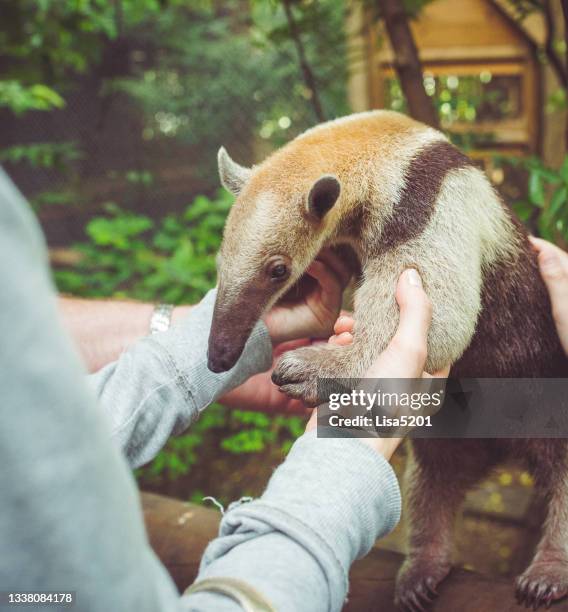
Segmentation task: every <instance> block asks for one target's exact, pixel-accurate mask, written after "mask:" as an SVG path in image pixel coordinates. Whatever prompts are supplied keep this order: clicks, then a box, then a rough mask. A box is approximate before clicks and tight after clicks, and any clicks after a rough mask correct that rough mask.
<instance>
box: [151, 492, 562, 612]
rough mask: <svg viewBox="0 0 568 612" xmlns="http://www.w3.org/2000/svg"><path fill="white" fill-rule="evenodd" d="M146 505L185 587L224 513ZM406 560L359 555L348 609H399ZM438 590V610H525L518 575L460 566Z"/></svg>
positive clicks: (160, 502) (157, 543)
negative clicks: (399, 580)
mask: <svg viewBox="0 0 568 612" xmlns="http://www.w3.org/2000/svg"><path fill="white" fill-rule="evenodd" d="M142 505H143V509H144V518H145V521H146V528H147V530H148V533H149V537H150V544H151V545H152V547H153V548H154V550H155V552H156V554H157V555H158V557H159V558H160V559H161V560H162V563H164V565H165V566H166V567H167V569H168V571H169V572H170V574H171V575H172V577H173V579H174V582H175V583H176V584H177V586H178V588H179V589H180V591H183V590H184V589H185V588H186V587H187V586H188V585H189V584H191V582H193V580H194V579H195V576H196V574H197V570H198V567H199V561H200V559H201V555H202V554H203V551H204V550H205V547H206V546H207V543H208V542H209V541H210V540H211V539H212V538H214V537H215V536H216V535H217V530H218V525H219V520H220V513H219V512H218V511H216V510H210V509H208V508H204V507H203V506H197V505H195V504H190V503H184V502H181V501H178V500H175V499H171V498H168V497H162V496H160V495H154V494H150V493H143V494H142ZM402 560H403V556H402V555H400V554H398V553H394V552H390V551H386V550H380V549H378V548H375V549H373V550H372V551H371V552H370V553H369V554H368V555H367V556H366V557H365V558H364V559H361V560H360V561H357V562H356V563H355V564H354V565H353V568H352V570H351V574H350V584H351V586H350V591H349V599H348V602H347V604H346V606H345V608H344V611H345V612H363V611H364V612H368V611H375V610H376V611H377V612H379V611H380V612H395V610H396V608H395V607H394V603H393V596H394V584H395V579H396V573H397V572H398V568H399V567H400V564H401V563H402ZM438 592H439V597H438V599H437V601H436V602H435V603H434V605H433V606H432V607H431V608H430V610H431V611H432V612H456V610H459V611H460V612H497V611H499V612H511V611H519V610H525V608H524V607H520V606H518V605H517V603H516V601H515V597H514V586H513V581H512V580H507V579H502V578H493V577H489V576H482V575H480V574H477V573H475V572H470V571H467V570H462V569H454V570H453V571H452V573H451V574H450V576H449V578H448V579H447V580H445V581H444V582H443V583H442V584H441V585H440V587H439V588H438ZM552 609H553V610H557V611H559V610H562V611H564V612H568V602H566V601H563V602H559V603H557V604H555V605H553V606H552Z"/></svg>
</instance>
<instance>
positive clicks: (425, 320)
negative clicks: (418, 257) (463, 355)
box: [391, 268, 432, 372]
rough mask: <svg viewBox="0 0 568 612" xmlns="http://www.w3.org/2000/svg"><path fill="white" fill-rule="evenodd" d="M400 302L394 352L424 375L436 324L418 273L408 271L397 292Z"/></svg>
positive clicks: (393, 342)
mask: <svg viewBox="0 0 568 612" xmlns="http://www.w3.org/2000/svg"><path fill="white" fill-rule="evenodd" d="M396 301H397V303H398V306H399V308H400V321H399V325H398V329H397V331H396V334H395V335H394V338H393V339H392V341H391V348H394V349H396V350H397V351H399V352H400V353H401V354H403V355H404V356H405V360H406V361H407V362H408V365H409V366H410V365H411V364H412V369H413V370H416V369H417V368H419V371H420V372H422V370H423V369H424V363H425V362H426V349H427V337H428V329H429V327H430V322H431V321H432V303H431V302H430V298H429V297H428V296H427V295H426V292H425V291H424V289H423V287H422V279H421V278H420V275H419V274H418V272H417V271H416V270H414V269H413V268H410V269H408V270H405V271H404V272H403V273H402V274H401V276H400V278H399V280H398V285H397V288H396Z"/></svg>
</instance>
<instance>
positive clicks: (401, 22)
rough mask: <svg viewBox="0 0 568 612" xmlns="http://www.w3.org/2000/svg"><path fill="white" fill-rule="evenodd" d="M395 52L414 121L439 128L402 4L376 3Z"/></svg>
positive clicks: (385, 0)
mask: <svg viewBox="0 0 568 612" xmlns="http://www.w3.org/2000/svg"><path fill="white" fill-rule="evenodd" d="M377 1H378V7H379V11H380V13H381V15H382V17H383V19H384V20H385V25H386V28H387V33H388V35H389V39H390V43H391V47H392V49H393V52H394V56H395V59H394V65H395V68H396V72H397V74H398V78H399V80H400V85H401V87H402V91H403V92H404V96H405V97H406V102H407V104H408V112H409V114H410V115H411V117H414V119H417V120H418V121H422V122H423V123H426V124H428V125H431V126H432V127H435V128H437V127H438V126H439V120H438V113H437V112H436V109H435V108H434V103H433V102H432V99H431V98H430V97H429V96H428V94H427V93H426V90H425V89H424V77H423V74H422V65H421V63H420V58H419V56H418V49H417V48H416V43H415V42H414V38H413V36H412V32H411V30H410V26H409V25H408V17H407V15H406V12H405V10H404V6H403V3H402V0H377Z"/></svg>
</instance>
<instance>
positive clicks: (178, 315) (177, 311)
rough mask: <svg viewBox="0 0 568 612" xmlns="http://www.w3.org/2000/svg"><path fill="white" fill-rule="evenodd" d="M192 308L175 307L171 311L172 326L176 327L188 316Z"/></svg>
mask: <svg viewBox="0 0 568 612" xmlns="http://www.w3.org/2000/svg"><path fill="white" fill-rule="evenodd" d="M192 308H193V306H175V307H174V309H173V311H172V325H176V324H177V323H179V322H180V321H181V320H182V319H185V317H186V316H187V315H188V314H189V311H190V310H191V309H192Z"/></svg>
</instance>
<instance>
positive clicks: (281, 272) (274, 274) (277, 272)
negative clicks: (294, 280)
mask: <svg viewBox="0 0 568 612" xmlns="http://www.w3.org/2000/svg"><path fill="white" fill-rule="evenodd" d="M287 276H288V268H287V267H286V265H285V264H283V263H279V264H276V265H275V266H274V267H273V268H272V269H271V270H270V277H271V278H272V279H273V280H284V279H285V278H286V277H287Z"/></svg>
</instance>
